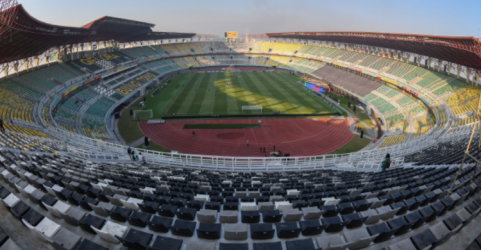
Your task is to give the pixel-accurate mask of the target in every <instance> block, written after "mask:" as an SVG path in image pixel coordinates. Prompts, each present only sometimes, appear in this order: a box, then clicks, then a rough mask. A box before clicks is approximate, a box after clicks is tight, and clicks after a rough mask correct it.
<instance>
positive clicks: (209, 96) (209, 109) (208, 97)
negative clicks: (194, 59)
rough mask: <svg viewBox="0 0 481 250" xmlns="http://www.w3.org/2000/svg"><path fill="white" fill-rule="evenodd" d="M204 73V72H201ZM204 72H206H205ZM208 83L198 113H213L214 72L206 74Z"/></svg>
mask: <svg viewBox="0 0 481 250" xmlns="http://www.w3.org/2000/svg"><path fill="white" fill-rule="evenodd" d="M202 74H204V73H202ZM205 74H206V73H205ZM208 76H209V77H208V78H209V83H208V85H207V92H205V94H204V99H203V100H202V104H201V105H200V106H201V107H200V111H199V114H200V115H212V114H214V103H215V84H214V82H215V80H216V77H215V74H208Z"/></svg>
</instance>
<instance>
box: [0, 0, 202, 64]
mask: <svg viewBox="0 0 481 250" xmlns="http://www.w3.org/2000/svg"><path fill="white" fill-rule="evenodd" d="M3 2H5V0H0V7H2V6H3V5H2V4H3ZM3 7H4V6H3ZM154 26H155V25H154V24H150V23H145V22H139V21H133V20H128V19H122V18H115V17H108V16H105V17H102V18H99V19H97V20H95V21H93V22H91V23H88V24H86V25H84V26H83V27H65V26H59V25H53V24H48V23H44V22H42V21H39V20H37V19H35V18H34V17H32V16H31V15H30V14H28V12H27V11H26V10H25V9H24V8H23V6H22V5H20V4H15V5H13V6H12V7H9V8H3V9H0V63H6V62H11V61H15V60H19V59H24V58H28V57H32V56H36V55H40V54H42V53H43V52H45V51H47V50H48V49H50V48H52V47H58V46H64V45H72V44H80V43H87V42H96V41H110V40H115V41H117V42H135V41H146V40H160V39H175V38H191V37H193V36H195V33H176V32H154V31H152V27H154Z"/></svg>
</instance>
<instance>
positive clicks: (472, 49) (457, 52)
mask: <svg viewBox="0 0 481 250" xmlns="http://www.w3.org/2000/svg"><path fill="white" fill-rule="evenodd" d="M267 36H268V37H270V38H288V39H309V40H320V41H330V42H341V43H352V44H364V45H368V46H376V47H382V48H389V49H394V50H400V51H404V52H411V53H416V54H419V55H425V56H429V57H433V58H437V59H441V60H444V61H448V62H452V63H456V64H459V65H464V66H467V67H470V68H473V69H476V70H481V41H480V40H479V39H476V38H474V37H454V36H429V35H413V34H398V33H376V32H337V31H332V32H284V33H267Z"/></svg>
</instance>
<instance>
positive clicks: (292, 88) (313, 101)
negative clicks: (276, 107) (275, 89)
mask: <svg viewBox="0 0 481 250" xmlns="http://www.w3.org/2000/svg"><path fill="white" fill-rule="evenodd" d="M274 77H275V78H276V79H278V80H279V82H280V83H281V85H282V87H283V88H285V89H286V90H287V89H289V93H291V95H293V96H294V97H296V99H297V100H302V101H301V104H302V105H303V106H308V105H309V106H311V107H315V109H317V110H320V107H319V105H320V106H321V107H322V109H323V110H325V111H327V112H337V111H336V110H335V109H333V108H331V107H329V106H328V105H327V104H326V103H324V102H323V101H321V100H320V99H319V98H318V97H315V96H313V95H310V94H307V97H306V96H305V95H306V93H305V90H304V89H302V87H301V86H298V85H295V84H294V83H291V82H289V81H288V80H287V79H285V78H284V77H282V76H281V75H279V74H276V75H275V76H274ZM281 80H284V81H281ZM302 92H304V93H302ZM304 101H306V102H304Z"/></svg>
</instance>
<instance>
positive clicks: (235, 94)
mask: <svg viewBox="0 0 481 250" xmlns="http://www.w3.org/2000/svg"><path fill="white" fill-rule="evenodd" d="M232 74H233V73H230V72H225V73H224V77H225V78H226V79H227V80H228V83H229V85H227V86H228V88H227V113H229V114H230V113H231V112H229V110H231V111H234V112H236V113H239V112H238V111H237V110H239V107H238V106H237V100H238V99H239V96H240V94H242V89H241V88H239V86H236V84H235V83H234V81H233V78H234V77H232ZM234 87H236V88H234Z"/></svg>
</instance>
